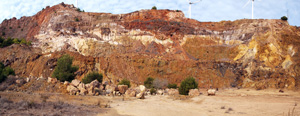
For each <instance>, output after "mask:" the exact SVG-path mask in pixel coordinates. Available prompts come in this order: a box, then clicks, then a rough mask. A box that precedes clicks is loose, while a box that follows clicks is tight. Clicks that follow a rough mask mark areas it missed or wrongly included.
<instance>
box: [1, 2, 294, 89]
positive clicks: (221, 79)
mask: <svg viewBox="0 0 300 116" xmlns="http://www.w3.org/2000/svg"><path fill="white" fill-rule="evenodd" d="M0 32H4V33H5V37H13V38H26V40H30V41H32V42H33V43H32V44H33V45H32V46H30V47H29V46H25V45H12V46H9V47H5V48H0V53H1V54H0V61H1V62H3V63H4V64H5V65H6V66H10V67H12V68H13V69H15V72H16V75H18V76H21V77H50V76H51V73H52V72H53V70H54V68H55V66H56V62H57V59H58V58H59V57H60V56H62V55H63V54H69V55H70V56H72V57H73V58H74V62H73V65H77V66H78V67H79V70H78V71H77V72H76V78H78V79H81V78H82V77H84V76H85V75H86V74H87V73H88V72H90V71H99V72H101V73H103V74H104V80H110V81H112V82H114V83H116V82H117V81H118V80H121V79H123V78H127V79H129V80H130V81H131V82H132V83H134V84H142V82H143V81H144V80H145V79H146V78H147V77H154V78H163V79H167V80H168V81H169V83H177V84H179V83H180V82H181V81H182V80H184V79H185V78H186V77H188V76H192V77H195V78H196V80H197V81H198V83H199V87H206V88H207V87H210V86H212V87H219V88H222V87H252V88H256V89H265V88H277V89H278V88H287V89H297V88H298V87H299V83H300V80H299V79H300V54H299V52H300V51H299V50H300V49H299V48H300V46H299V45H300V30H299V28H298V27H295V26H290V25H289V24H288V22H286V21H282V20H275V19H272V20H270V19H268V20H266V19H255V20H250V19H242V20H236V21H221V22H199V21H197V20H193V19H189V18H186V17H184V14H183V12H181V11H176V10H140V11H136V12H132V13H128V14H110V13H91V12H79V11H77V10H76V8H75V7H74V6H73V5H67V4H63V3H61V4H58V5H55V6H52V7H47V8H45V9H44V10H42V11H40V12H38V13H37V14H36V15H34V16H31V17H22V18H20V19H16V18H12V19H9V20H4V21H3V22H2V23H1V24H0Z"/></svg>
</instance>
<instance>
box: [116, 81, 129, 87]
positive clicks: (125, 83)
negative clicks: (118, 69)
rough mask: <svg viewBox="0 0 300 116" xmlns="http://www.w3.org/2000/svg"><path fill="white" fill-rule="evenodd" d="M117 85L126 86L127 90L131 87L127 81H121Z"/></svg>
mask: <svg viewBox="0 0 300 116" xmlns="http://www.w3.org/2000/svg"><path fill="white" fill-rule="evenodd" d="M118 85H127V86H128V88H130V86H131V85H130V81H129V80H127V79H123V80H122V81H120V82H119V84H118Z"/></svg>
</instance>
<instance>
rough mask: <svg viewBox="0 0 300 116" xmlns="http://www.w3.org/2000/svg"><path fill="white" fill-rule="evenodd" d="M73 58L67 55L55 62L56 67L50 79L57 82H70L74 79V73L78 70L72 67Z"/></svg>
mask: <svg viewBox="0 0 300 116" xmlns="http://www.w3.org/2000/svg"><path fill="white" fill-rule="evenodd" d="M72 62H73V58H72V57H70V56H69V55H63V56H62V57H60V58H59V59H58V61H57V66H56V67H55V69H54V72H53V74H52V77H55V78H57V79H58V80H60V81H62V82H64V81H72V80H73V79H74V78H75V74H74V72H76V71H77V70H78V67H76V66H72Z"/></svg>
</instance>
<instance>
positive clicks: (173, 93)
mask: <svg viewBox="0 0 300 116" xmlns="http://www.w3.org/2000/svg"><path fill="white" fill-rule="evenodd" d="M167 93H168V95H171V96H174V95H179V91H178V90H177V89H167Z"/></svg>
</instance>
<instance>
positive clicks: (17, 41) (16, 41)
mask: <svg viewBox="0 0 300 116" xmlns="http://www.w3.org/2000/svg"><path fill="white" fill-rule="evenodd" d="M20 42H21V41H20V40H19V39H18V38H15V39H14V40H13V43H15V44H19V43H20Z"/></svg>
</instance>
